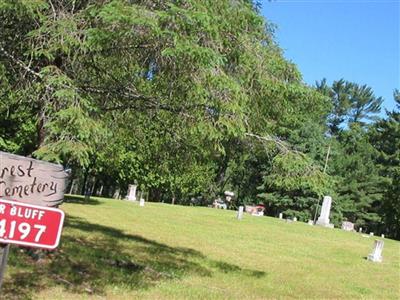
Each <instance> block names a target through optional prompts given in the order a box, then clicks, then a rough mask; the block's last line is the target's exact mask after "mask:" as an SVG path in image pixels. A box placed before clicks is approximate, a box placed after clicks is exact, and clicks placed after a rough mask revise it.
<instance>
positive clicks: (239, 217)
mask: <svg viewBox="0 0 400 300" xmlns="http://www.w3.org/2000/svg"><path fill="white" fill-rule="evenodd" d="M243 209H244V207H243V206H239V209H238V212H237V219H238V220H241V219H242V218H243Z"/></svg>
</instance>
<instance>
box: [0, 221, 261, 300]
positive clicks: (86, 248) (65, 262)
mask: <svg viewBox="0 0 400 300" xmlns="http://www.w3.org/2000/svg"><path fill="white" fill-rule="evenodd" d="M66 220H67V221H66V224H65V227H66V228H67V229H68V230H66V233H65V234H64V235H63V237H62V244H61V246H60V247H59V249H58V250H56V251H53V252H45V255H43V258H42V259H40V260H39V261H37V260H35V259H33V258H32V255H28V252H29V251H27V250H23V249H21V248H17V247H12V248H11V249H12V251H11V253H10V258H9V271H10V274H9V275H10V276H9V277H10V278H9V279H8V280H6V281H5V282H4V285H3V289H2V293H1V295H2V297H1V298H2V299H3V298H4V299H29V298H32V297H33V296H34V294H35V293H37V292H39V291H40V290H43V289H44V288H46V287H50V286H60V285H61V286H63V287H64V288H65V289H66V290H69V291H71V292H75V293H87V294H94V295H104V293H105V288H106V287H107V286H111V287H118V288H121V289H124V290H139V289H146V288H149V287H151V286H153V285H154V284H156V283H157V282H159V281H161V280H169V279H179V278H182V277H183V276H185V275H191V274H195V275H198V276H212V275H213V273H214V272H223V273H240V274H241V275H243V276H251V277H255V278H260V277H263V276H265V275H266V274H265V273H264V272H261V271H256V270H249V269H241V268H240V267H239V266H236V265H233V264H229V263H226V262H222V261H216V260H211V259H208V258H207V257H206V256H204V255H203V254H202V253H201V252H199V251H197V250H194V249H190V248H181V247H170V246H168V245H165V244H162V243H159V242H156V241H153V240H149V239H146V238H144V237H141V236H138V235H132V234H127V233H124V232H123V231H121V230H118V229H115V228H112V227H107V226H103V225H99V224H92V223H88V222H87V221H86V220H84V219H80V218H75V217H71V216H68V217H67V218H66Z"/></svg>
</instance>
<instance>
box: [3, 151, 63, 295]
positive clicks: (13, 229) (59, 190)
mask: <svg viewBox="0 0 400 300" xmlns="http://www.w3.org/2000/svg"><path fill="white" fill-rule="evenodd" d="M67 178H68V174H67V172H65V171H64V168H63V167H62V166H61V165H57V164H52V163H48V162H44V161H40V160H36V159H31V158H27V157H23V156H18V155H14V154H9V153H5V152H1V151H0V288H1V285H2V281H3V277H4V272H5V269H6V264H7V257H8V252H9V248H10V244H17V245H24V246H28V247H37V248H44V249H55V248H56V247H57V246H58V243H59V240H60V235H61V230H62V226H63V222H64V213H63V212H62V211H61V210H59V209H56V208H51V207H57V206H58V205H60V204H61V203H62V201H63V199H64V191H65V188H66V179H67Z"/></svg>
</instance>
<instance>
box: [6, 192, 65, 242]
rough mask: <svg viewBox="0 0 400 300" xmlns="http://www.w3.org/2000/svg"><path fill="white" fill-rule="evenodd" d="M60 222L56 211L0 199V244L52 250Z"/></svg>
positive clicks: (59, 234) (60, 215) (61, 217)
mask: <svg viewBox="0 0 400 300" xmlns="http://www.w3.org/2000/svg"><path fill="white" fill-rule="evenodd" d="M63 222H64V212H63V211H62V210H60V209H56V208H49V207H43V206H37V205H30V204H24V203H18V202H15V201H8V200H2V199H0V243H7V244H17V245H23V246H30V247H38V248H44V249H54V248H56V247H57V246H58V243H59V241H60V236H61V230H62V226H63Z"/></svg>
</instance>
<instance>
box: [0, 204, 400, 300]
mask: <svg viewBox="0 0 400 300" xmlns="http://www.w3.org/2000/svg"><path fill="white" fill-rule="evenodd" d="M69 202H70V203H64V204H63V205H62V206H61V208H62V209H63V210H64V211H65V212H66V213H67V217H66V224H65V227H64V231H63V235H62V240H61V245H60V247H59V248H58V250H56V251H53V252H49V253H45V254H40V255H42V259H40V260H39V261H38V260H37V257H36V256H37V253H31V252H28V251H27V250H22V249H20V248H18V247H12V251H11V253H10V258H9V265H8V270H7V274H6V280H5V282H4V285H3V290H2V298H4V299H7V298H18V299H29V298H33V299H266V298H301V299H304V298H308V299H310V298H314V299H316V298H317V299H322V298H324V299H326V298H335V299H338V298H341V299H354V298H371V299H372V298H373V299H399V298H400V243H399V242H397V241H393V240H389V239H385V247H384V250H383V256H384V260H383V262H382V263H372V262H370V261H367V260H366V259H365V258H366V256H367V255H368V254H369V253H370V252H371V250H372V246H373V243H374V240H375V239H377V237H363V235H361V234H357V233H351V232H345V231H342V230H338V229H333V230H332V229H327V228H321V227H316V226H309V225H307V224H305V223H301V222H296V223H287V222H285V221H282V220H279V219H276V218H270V217H252V216H249V215H246V214H245V215H244V218H243V219H242V220H237V219H236V212H234V211H224V210H216V209H210V208H205V207H184V206H177V205H175V206H172V205H168V204H159V203H146V206H145V207H139V205H138V203H132V202H127V201H121V200H111V199H100V198H92V199H91V200H90V201H89V202H88V203H85V202H84V201H83V200H82V199H78V198H75V199H70V201H69Z"/></svg>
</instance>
